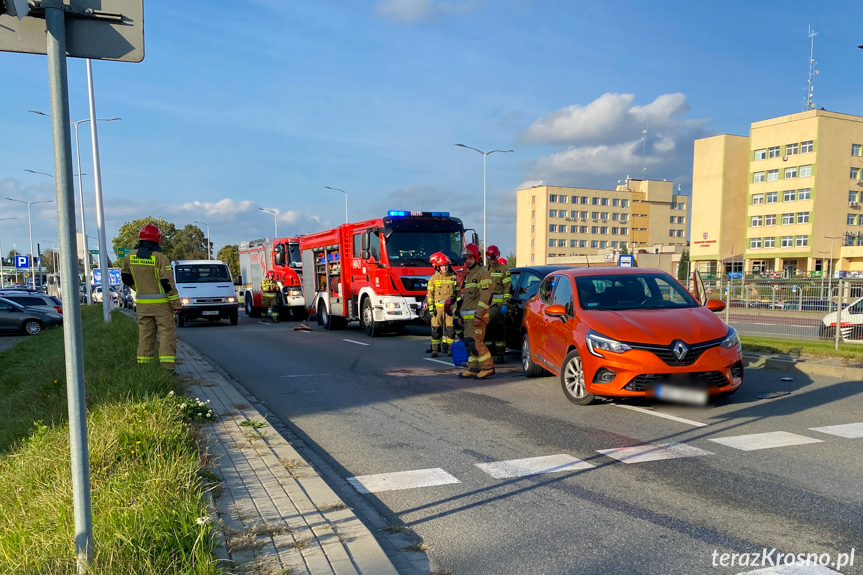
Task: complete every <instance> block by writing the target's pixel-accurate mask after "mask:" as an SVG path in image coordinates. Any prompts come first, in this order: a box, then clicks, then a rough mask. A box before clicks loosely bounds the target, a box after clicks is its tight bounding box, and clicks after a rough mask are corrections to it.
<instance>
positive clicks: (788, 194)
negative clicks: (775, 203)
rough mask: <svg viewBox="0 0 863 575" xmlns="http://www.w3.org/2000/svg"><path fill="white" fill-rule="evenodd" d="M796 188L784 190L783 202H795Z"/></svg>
mask: <svg viewBox="0 0 863 575" xmlns="http://www.w3.org/2000/svg"><path fill="white" fill-rule="evenodd" d="M795 195H796V194H795V192H794V190H785V191H784V192H782V201H783V202H793V201H794V197H795Z"/></svg>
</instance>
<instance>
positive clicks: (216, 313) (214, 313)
mask: <svg viewBox="0 0 863 575" xmlns="http://www.w3.org/2000/svg"><path fill="white" fill-rule="evenodd" d="M201 315H219V312H217V311H202V312H201Z"/></svg>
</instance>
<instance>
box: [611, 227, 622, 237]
mask: <svg viewBox="0 0 863 575" xmlns="http://www.w3.org/2000/svg"><path fill="white" fill-rule="evenodd" d="M611 235H613V236H617V235H620V228H617V227H613V228H611Z"/></svg>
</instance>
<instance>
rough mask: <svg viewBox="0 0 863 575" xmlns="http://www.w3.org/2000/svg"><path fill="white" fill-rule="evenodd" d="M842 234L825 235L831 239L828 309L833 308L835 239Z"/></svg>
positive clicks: (825, 237) (827, 238)
mask: <svg viewBox="0 0 863 575" xmlns="http://www.w3.org/2000/svg"><path fill="white" fill-rule="evenodd" d="M841 237H842V236H824V239H826V240H830V276H829V277H828V278H827V302H828V303H827V311H831V310H832V309H833V240H838V239H839V238H841Z"/></svg>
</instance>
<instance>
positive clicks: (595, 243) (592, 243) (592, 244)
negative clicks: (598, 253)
mask: <svg viewBox="0 0 863 575" xmlns="http://www.w3.org/2000/svg"><path fill="white" fill-rule="evenodd" d="M597 246H599V241H598V240H590V247H592V248H595V247H597Z"/></svg>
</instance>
